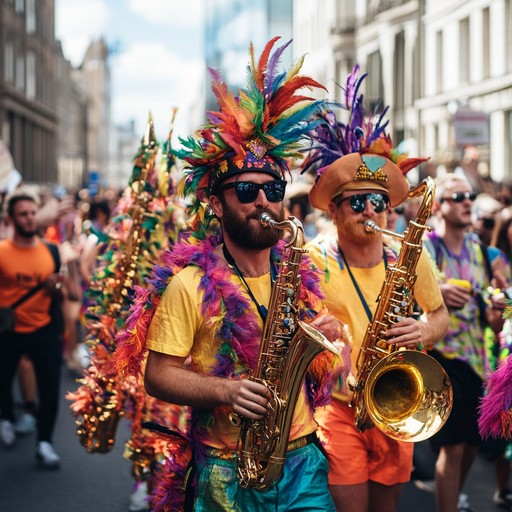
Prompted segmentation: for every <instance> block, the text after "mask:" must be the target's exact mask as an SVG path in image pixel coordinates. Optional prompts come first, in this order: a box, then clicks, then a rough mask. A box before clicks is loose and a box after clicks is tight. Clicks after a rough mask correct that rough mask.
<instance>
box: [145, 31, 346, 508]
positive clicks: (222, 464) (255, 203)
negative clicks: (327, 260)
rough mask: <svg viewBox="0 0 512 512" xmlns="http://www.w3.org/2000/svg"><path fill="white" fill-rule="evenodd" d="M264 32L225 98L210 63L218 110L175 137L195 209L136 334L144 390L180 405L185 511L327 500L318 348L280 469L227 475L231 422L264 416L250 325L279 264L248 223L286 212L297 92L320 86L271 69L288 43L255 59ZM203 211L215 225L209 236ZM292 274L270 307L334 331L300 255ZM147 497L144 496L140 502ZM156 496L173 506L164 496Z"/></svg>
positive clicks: (267, 397)
mask: <svg viewBox="0 0 512 512" xmlns="http://www.w3.org/2000/svg"><path fill="white" fill-rule="evenodd" d="M276 40H277V38H276V39H274V40H272V41H270V42H269V43H268V45H267V47H266V49H265V51H264V53H263V55H262V57H261V59H260V61H259V65H258V67H257V68H256V67H255V64H254V63H255V60H254V55H252V49H251V57H252V59H251V62H252V65H251V68H250V69H251V73H250V74H249V84H248V85H249V87H248V91H247V92H240V94H239V96H237V97H236V98H235V97H234V96H233V95H232V94H231V93H230V92H228V90H227V87H226V86H225V84H224V83H223V82H222V81H221V78H220V76H219V75H218V73H216V72H212V79H213V84H212V89H213V91H214V92H215V94H216V95H217V99H218V101H219V107H220V112H211V113H209V120H210V124H209V125H207V126H206V127H205V128H204V129H202V130H200V131H199V138H198V139H192V138H189V139H187V140H183V141H182V143H183V145H184V149H182V150H180V151H178V152H177V155H178V156H179V157H180V158H182V159H183V160H185V162H186V164H187V169H186V170H185V178H184V180H183V182H182V186H183V194H184V196H185V197H187V198H188V199H189V200H190V199H192V200H193V201H195V203H194V204H193V205H192V207H194V206H197V211H198V217H197V222H196V224H195V232H194V234H193V236H192V238H191V239H190V240H189V241H188V242H187V243H184V244H178V245H176V246H175V247H174V250H173V251H172V253H169V255H168V257H167V258H166V259H165V260H164V261H165V263H166V266H167V269H163V270H162V274H161V275H160V277H163V279H161V280H160V283H161V285H163V286H162V288H165V291H163V294H161V297H160V298H159V299H158V302H159V303H158V306H157V308H156V312H155V314H154V316H153V318H152V320H151V324H150V326H149V330H148V332H147V347H148V348H149V356H148V360H147V366H146V372H145V382H146V389H147V390H148V392H149V393H150V394H151V395H153V396H156V397H157V398H160V399H162V400H165V401H167V402H171V403H176V404H183V405H188V406H190V408H191V429H190V433H189V435H190V443H191V444H192V447H193V452H194V453H193V468H194V472H193V475H191V474H190V473H189V478H188V481H187V498H189V497H191V498H192V499H191V500H188V499H187V507H190V506H191V503H190V502H191V501H192V502H193V505H192V506H193V508H194V510H198V511H208V512H211V511H214V510H216V511H217V510H219V511H220V510H226V511H227V510H229V511H252V510H270V509H272V510H274V509H277V507H278V506H279V508H280V509H281V508H282V509H286V510H299V509H301V510H305V509H307V510H318V511H320V510H322V511H331V510H334V505H333V503H332V499H331V496H330V494H329V491H328V487H327V471H328V467H327V461H326V459H325V456H324V455H323V453H322V451H321V449H319V447H318V446H317V439H316V434H315V430H316V423H315V421H314V419H313V410H314V408H315V407H316V406H317V405H321V404H324V403H326V402H328V401H329V399H330V391H331V388H332V384H331V382H332V379H331V377H332V374H333V372H334V371H335V370H336V368H337V367H338V366H339V358H338V357H337V356H336V355H334V354H332V353H330V352H325V353H322V354H320V355H318V356H317V357H316V358H315V359H314V360H313V362H312V364H311V366H310V367H309V371H308V372H307V374H306V376H305V379H303V381H302V382H301V384H300V392H299V394H298V399H297V403H296V405H295V404H293V405H294V406H295V409H294V413H293V419H292V421H291V428H290V434H289V437H288V438H287V439H284V440H279V441H278V442H284V443H285V448H286V449H285V452H286V457H285V461H284V470H283V473H282V477H281V478H280V479H279V480H278V481H277V482H276V483H275V484H274V485H272V486H270V489H269V490H268V491H266V492H260V491H259V490H257V489H253V488H247V489H246V488H243V486H242V485H240V484H239V482H238V478H237V459H238V458H239V457H240V454H239V453H238V452H237V443H238V442H239V441H238V439H239V433H240V428H238V427H237V426H236V425H234V424H233V423H234V422H233V421H232V420H233V419H236V418H238V419H242V421H244V420H251V421H255V422H258V421H261V420H263V419H264V418H266V417H267V416H268V415H270V414H271V413H272V411H270V410H269V404H270V403H271V402H272V398H273V397H272V395H271V392H270V391H269V386H268V385H266V383H265V382H261V381H257V380H253V379H251V378H247V377H249V376H250V375H251V374H252V372H254V373H256V371H255V370H256V367H257V363H258V350H259V345H260V341H261V337H262V328H263V325H264V324H265V321H266V319H267V318H270V316H271V315H272V313H273V312H272V311H270V310H268V311H267V309H269V298H270V296H271V290H272V283H273V281H275V279H276V278H277V277H278V276H279V270H280V269H281V268H282V263H283V261H284V259H283V258H284V256H283V254H284V252H283V251H284V244H283V242H282V241H280V238H281V234H280V233H281V232H280V231H276V230H275V229H272V228H271V227H269V226H266V225H264V223H263V222H262V221H261V220H260V219H261V216H262V214H263V213H266V214H268V215H269V216H270V217H271V218H272V219H273V221H272V223H273V222H274V221H276V222H277V223H281V222H282V221H284V209H283V204H282V201H283V199H284V193H285V188H286V181H285V177H286V175H287V173H288V167H287V161H286V157H288V156H291V155H293V154H296V149H297V148H298V147H299V146H298V142H299V141H298V137H299V138H300V137H301V134H300V130H303V133H307V132H308V126H310V125H308V123H309V119H310V118H311V114H312V113H313V112H314V110H315V105H316V104H315V103H314V102H313V101H311V100H310V99H308V98H305V97H304V96H298V95H296V94H295V92H296V90H297V89H298V88H300V87H302V86H304V85H307V86H308V87H314V88H316V87H320V86H319V84H317V83H316V82H315V81H313V80H312V79H309V78H307V77H299V76H295V75H296V73H297V72H298V68H296V70H295V73H292V74H291V75H289V76H288V77H287V78H286V80H284V81H283V80H282V78H283V76H284V74H283V75H277V74H276V66H275V60H276V58H278V56H279V55H280V54H281V53H282V51H283V50H284V49H285V48H286V46H287V45H285V46H283V47H281V48H279V49H278V50H277V51H276V57H275V58H274V59H273V60H272V62H273V65H272V66H267V62H266V61H265V59H268V58H269V54H270V51H271V49H272V46H273V45H274V43H275V42H276ZM274 100H275V102H274ZM305 100H306V101H305ZM299 101H300V102H301V103H300V105H298V104H297V103H298V102H299ZM292 106H294V109H293V112H292V113H290V111H289V109H290V107H292ZM292 116H293V117H292ZM285 124H286V126H287V128H284V127H283V125H285ZM206 201H208V209H207V210H206V209H205V206H206V204H205V202H206ZM214 220H215V222H219V223H220V228H221V229H220V235H218V234H211V233H212V231H213V229H212V225H211V224H210V225H209V223H210V222H211V221H214ZM272 223H271V224H272ZM164 274H165V275H164ZM299 274H300V276H301V279H302V286H301V289H300V302H299V304H298V307H297V308H296V307H295V305H294V304H293V303H292V302H290V305H289V306H287V305H286V301H285V303H284V305H279V308H281V307H282V308H283V310H285V309H286V308H289V309H290V310H291V312H290V313H291V314H290V318H289V320H290V321H291V322H292V323H294V322H295V321H299V320H306V321H308V322H311V325H312V326H314V327H315V328H316V329H318V330H319V331H321V332H323V334H325V336H326V337H327V338H328V339H331V340H332V339H335V338H337V337H338V336H341V334H340V332H341V326H340V322H339V321H338V320H336V319H334V318H333V317H330V316H328V315H326V314H320V315H318V314H317V312H318V311H319V308H320V307H321V306H322V304H321V301H320V298H319V288H318V281H319V279H318V276H317V274H316V273H315V272H314V269H313V268H312V266H311V265H310V264H309V261H308V260H307V258H306V257H304V258H302V260H301V262H300V270H299ZM171 277H172V278H171ZM155 282H156V281H155ZM157 287H158V285H157ZM322 307H323V306H322ZM295 309H297V310H296V311H294V310H295ZM315 317H316V318H315ZM277 348H279V347H277ZM273 350H274V348H272V351H273ZM266 356H268V357H270V359H272V357H273V356H272V355H269V354H266ZM186 359H188V360H189V363H188V366H187V367H186V368H184V367H183V364H184V362H185V360H186ZM167 496H171V493H167ZM157 505H158V504H157V503H155V502H154V501H153V508H152V510H155V509H159V508H158V507H157ZM166 506H167V507H169V508H168V509H169V510H178V509H179V505H176V503H169V502H168V503H166ZM155 507H156V508H155ZM188 509H190V508H188ZM188 509H187V510H188Z"/></svg>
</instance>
